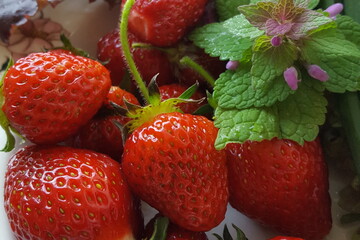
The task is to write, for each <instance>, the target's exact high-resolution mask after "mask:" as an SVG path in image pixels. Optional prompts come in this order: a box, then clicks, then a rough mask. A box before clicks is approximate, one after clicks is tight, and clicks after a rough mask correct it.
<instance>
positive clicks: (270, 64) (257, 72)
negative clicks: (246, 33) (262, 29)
mask: <svg viewBox="0 0 360 240" xmlns="http://www.w3.org/2000/svg"><path fill="white" fill-rule="evenodd" d="M259 39H260V38H259ZM261 39H262V40H261V41H263V42H262V43H261V44H260V43H255V44H254V50H255V52H254V53H253V56H252V63H253V65H252V67H251V76H252V84H253V87H254V88H255V89H263V90H265V91H266V89H268V87H269V86H270V85H271V84H272V82H273V81H272V80H273V79H274V78H276V77H278V76H280V75H282V74H283V72H284V70H285V69H287V68H289V67H291V66H292V65H293V63H294V61H295V60H296V59H297V57H298V51H297V48H296V46H294V45H293V44H292V43H290V42H284V43H283V44H281V45H280V46H278V47H273V46H271V44H270V39H269V41H268V42H266V41H264V39H263V38H261Z"/></svg>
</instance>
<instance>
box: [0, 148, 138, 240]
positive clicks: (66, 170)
mask: <svg viewBox="0 0 360 240" xmlns="http://www.w3.org/2000/svg"><path fill="white" fill-rule="evenodd" d="M4 203H5V210H6V213H7V216H8V219H9V221H10V225H11V228H12V230H13V232H14V234H15V236H16V238H17V239H24V240H25V239H96V240H105V239H128V237H130V236H133V231H135V230H136V231H141V229H142V225H141V224H142V220H141V218H142V216H141V214H140V210H139V205H138V202H137V201H135V200H134V199H133V198H132V195H131V192H130V190H129V188H128V186H127V185H126V183H125V181H124V179H123V175H122V172H121V167H120V164H119V163H117V162H115V161H114V160H112V159H111V158H109V157H107V156H106V155H103V154H98V153H95V152H92V151H88V150H79V149H74V148H69V147H59V146H52V147H41V146H40V147H39V146H28V147H25V148H22V149H20V150H19V151H18V152H17V153H16V154H15V155H14V156H13V157H12V158H11V159H10V162H9V165H8V169H7V173H6V177H5V196H4ZM134 234H135V233H134ZM136 234H138V233H136Z"/></svg>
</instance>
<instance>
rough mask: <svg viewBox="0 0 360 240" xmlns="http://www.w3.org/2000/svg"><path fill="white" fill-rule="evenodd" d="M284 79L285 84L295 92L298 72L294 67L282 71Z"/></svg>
mask: <svg viewBox="0 0 360 240" xmlns="http://www.w3.org/2000/svg"><path fill="white" fill-rule="evenodd" d="M284 78H285V81H286V83H287V84H288V85H289V87H290V88H291V89H292V90H296V89H297V88H298V82H300V80H299V79H298V72H297V70H296V68H295V67H290V68H288V69H286V70H285V71H284Z"/></svg>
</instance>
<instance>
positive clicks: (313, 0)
mask: <svg viewBox="0 0 360 240" xmlns="http://www.w3.org/2000/svg"><path fill="white" fill-rule="evenodd" d="M319 2H320V0H294V3H295V5H296V6H298V7H303V8H308V9H313V8H315V7H316V6H317V5H319Z"/></svg>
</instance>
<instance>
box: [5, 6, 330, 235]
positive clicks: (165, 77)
mask: <svg viewBox="0 0 360 240" xmlns="http://www.w3.org/2000/svg"><path fill="white" fill-rule="evenodd" d="M125 2H126V1H123V3H125ZM206 3H207V1H206V0H186V1H184V0H157V1H147V0H138V1H136V3H135V5H134V6H133V8H132V11H131V13H130V17H129V33H128V37H129V42H130V44H131V45H132V44H133V43H134V46H133V47H132V48H131V52H132V55H133V59H134V60H135V63H136V65H137V67H138V69H139V71H140V73H141V76H142V77H143V79H144V81H146V82H150V80H151V79H152V78H153V77H154V75H156V74H158V77H157V83H158V85H159V89H158V91H155V92H156V94H154V96H151V98H150V99H156V96H158V99H157V100H156V101H155V100H153V102H150V105H148V106H143V107H139V106H137V105H140V103H144V102H143V101H142V100H140V101H139V98H137V97H135V96H134V95H133V94H132V93H130V92H128V91H125V90H123V89H121V88H119V87H118V86H117V85H119V84H120V85H121V84H122V83H123V82H124V81H125V80H124V79H125V78H126V77H127V76H128V73H127V65H126V62H125V60H124V57H123V51H122V46H121V43H120V40H119V32H118V31H117V30H114V31H113V32H111V33H109V34H107V35H106V36H104V37H103V38H102V39H100V41H99V43H98V50H99V54H98V58H99V59H100V60H102V61H104V62H106V63H105V67H104V66H103V65H102V64H101V63H99V62H97V61H94V60H91V59H89V58H85V57H82V56H77V55H75V54H73V53H71V52H69V51H66V50H52V51H49V52H47V53H33V54H30V55H28V56H27V57H24V58H22V59H20V60H18V61H17V62H16V63H15V64H14V65H13V66H12V67H10V68H9V69H8V71H7V73H6V75H5V78H4V82H3V86H2V92H3V95H4V104H3V107H2V110H3V112H4V116H6V120H3V122H5V123H8V125H9V126H10V127H11V128H12V129H13V131H16V132H18V133H19V134H21V135H22V136H23V137H25V138H26V139H28V140H29V141H31V142H32V143H35V144H36V145H32V146H28V147H25V148H22V149H20V150H19V151H18V152H17V153H16V154H15V155H14V156H13V157H12V158H11V159H10V162H9V165H8V170H7V173H6V179H5V209H6V212H7V216H8V218H9V221H10V225H11V227H12V230H13V232H14V234H15V236H16V237H17V239H141V238H146V239H156V238H154V236H151V234H152V230H151V231H149V230H147V231H144V226H143V219H142V214H141V211H140V199H141V200H143V201H145V202H147V203H148V204H149V205H151V206H152V207H154V208H155V209H157V210H158V211H159V212H160V213H161V215H163V216H166V217H168V218H169V219H170V221H171V224H170V226H169V228H168V235H167V238H166V239H207V237H206V235H205V232H206V231H209V230H211V229H212V228H214V227H215V226H217V225H218V224H219V223H220V222H222V221H223V220H224V217H225V212H226V210H227V204H228V203H229V202H230V204H231V205H232V206H233V207H234V208H236V209H238V210H239V211H241V212H242V213H244V214H246V215H248V216H249V217H251V218H254V219H256V220H258V221H259V222H261V223H263V224H266V225H270V226H272V227H274V228H275V229H277V230H278V231H279V232H281V233H282V234H286V235H291V236H296V237H301V238H304V239H306V240H319V239H321V238H323V237H324V236H325V235H326V234H327V233H328V232H329V230H330V228H331V213H330V197H329V194H328V176H327V170H326V166H325V163H324V160H323V156H322V153H321V147H320V144H319V141H314V142H307V143H305V144H304V146H300V145H298V144H296V143H294V142H292V141H288V140H279V139H273V140H271V141H262V142H245V143H244V144H229V145H228V146H227V147H226V148H225V149H223V150H217V149H215V147H214V142H215V139H216V136H217V131H218V130H217V128H216V127H215V126H214V124H213V122H212V121H211V120H209V118H211V117H209V116H207V117H205V116H200V115H193V114H191V113H193V112H194V110H196V109H197V108H198V107H199V106H200V105H199V102H198V101H195V102H186V101H184V102H183V101H180V100H179V99H177V100H174V101H173V102H175V103H179V102H180V103H181V104H180V105H179V108H175V110H176V111H172V109H174V108H173V107H172V106H171V107H170V108H169V109H171V111H169V110H166V111H164V109H168V108H167V106H164V105H162V102H160V99H161V100H162V101H164V100H166V99H167V100H169V99H174V98H178V97H180V98H181V95H182V93H183V92H185V90H186V89H187V87H188V86H190V85H192V84H193V83H194V82H196V81H200V82H201V81H203V79H202V77H201V76H200V75H199V74H198V73H196V72H195V71H194V70H192V69H190V68H188V67H185V66H182V65H181V63H180V62H179V59H181V58H182V57H183V56H190V57H191V58H192V59H193V60H194V61H195V62H197V63H198V64H200V65H201V66H203V67H204V68H205V69H206V70H207V71H209V72H210V74H212V75H213V77H214V78H216V77H217V76H218V75H219V74H220V73H221V71H223V70H224V63H222V62H220V61H219V60H218V59H215V58H211V57H210V56H207V55H206V54H205V53H204V52H202V51H201V50H200V49H198V48H196V47H194V46H193V45H192V44H191V43H190V42H188V41H186V40H185V39H184V35H185V34H186V33H187V31H189V29H190V28H192V27H194V26H195V24H196V23H198V20H199V19H200V17H201V16H202V15H203V13H204V11H205V7H206ZM135 43H141V44H138V46H137V47H136V46H135V45H136V44H135ZM200 85H201V84H200ZM203 85H206V83H204V84H203ZM128 90H129V91H133V90H134V87H133V86H132V85H130V86H128ZM209 91H211V90H209ZM204 96H205V94H204V92H202V91H199V92H197V93H196V94H195V95H194V96H193V97H194V98H195V99H201V98H203V97H204ZM139 102H140V103H139ZM168 102H169V101H168ZM170 102H171V101H170ZM143 105H144V104H143ZM170 105H171V104H170ZM119 109H120V110H119ZM121 109H127V110H128V113H127V114H126V116H123V115H119V112H121ZM131 117H133V118H135V122H134V121H133V119H131ZM136 121H138V124H137V123H136ZM139 122H140V123H141V124H140V123H139ZM128 123H131V126H132V128H131V130H132V131H131V132H130V133H129V134H128V135H126V134H125V133H126V131H124V126H125V127H126V124H128ZM123 142H125V143H124V144H123ZM59 143H61V144H60V145H59ZM63 145H66V146H63ZM151 224H153V222H152V223H150V225H151ZM149 228H150V229H152V228H153V227H147V228H146V229H149ZM149 232H150V233H149ZM152 237H153V238H152ZM274 239H276V240H278V239H282V240H283V239H288V240H290V239H295V240H296V239H299V238H290V237H288V238H286V237H277V238H274Z"/></svg>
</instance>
